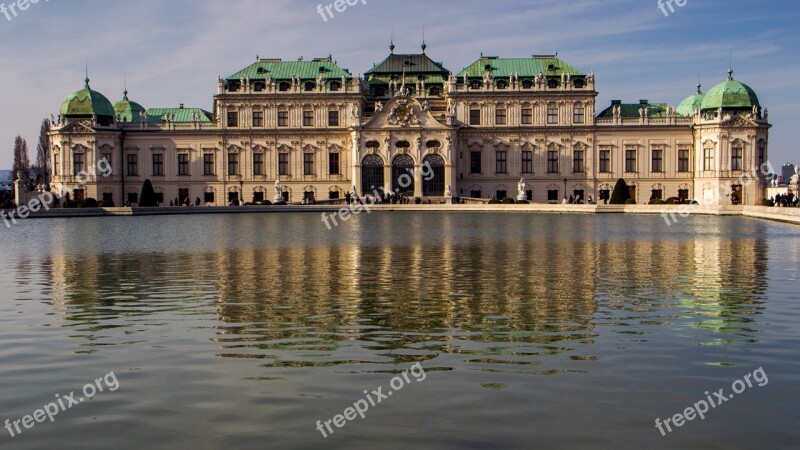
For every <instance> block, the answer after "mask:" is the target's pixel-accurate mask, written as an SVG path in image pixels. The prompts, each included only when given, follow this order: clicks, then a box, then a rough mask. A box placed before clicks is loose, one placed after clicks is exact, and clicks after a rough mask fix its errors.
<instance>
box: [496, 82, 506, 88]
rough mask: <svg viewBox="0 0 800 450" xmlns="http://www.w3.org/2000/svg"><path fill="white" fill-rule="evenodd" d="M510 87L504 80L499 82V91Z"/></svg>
mask: <svg viewBox="0 0 800 450" xmlns="http://www.w3.org/2000/svg"><path fill="white" fill-rule="evenodd" d="M507 87H508V83H506V82H505V81H503V80H500V81H498V82H497V89H505V88H507Z"/></svg>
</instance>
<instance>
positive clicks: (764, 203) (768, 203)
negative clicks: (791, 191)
mask: <svg viewBox="0 0 800 450" xmlns="http://www.w3.org/2000/svg"><path fill="white" fill-rule="evenodd" d="M761 206H769V207H773V206H775V201H774V200H769V199H766V198H765V199H764V200H761Z"/></svg>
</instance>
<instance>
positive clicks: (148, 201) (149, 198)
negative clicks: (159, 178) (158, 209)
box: [139, 179, 158, 208]
mask: <svg viewBox="0 0 800 450" xmlns="http://www.w3.org/2000/svg"><path fill="white" fill-rule="evenodd" d="M154 206H158V202H157V201H156V191H155V190H153V183H151V182H150V180H149V179H147V180H144V184H143V185H142V194H141V195H140V196H139V207H140V208H150V207H154Z"/></svg>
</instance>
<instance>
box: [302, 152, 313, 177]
mask: <svg viewBox="0 0 800 450" xmlns="http://www.w3.org/2000/svg"><path fill="white" fill-rule="evenodd" d="M303 175H314V154H313V153H303Z"/></svg>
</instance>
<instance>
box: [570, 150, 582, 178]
mask: <svg viewBox="0 0 800 450" xmlns="http://www.w3.org/2000/svg"><path fill="white" fill-rule="evenodd" d="M572 171H573V172H575V173H581V172H584V171H585V167H584V164H583V150H575V153H573V155H572Z"/></svg>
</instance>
